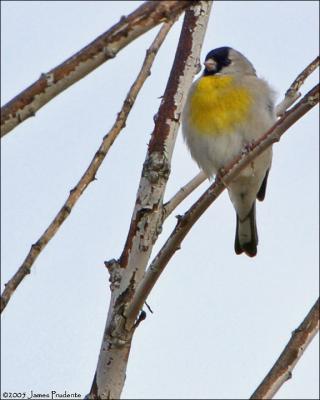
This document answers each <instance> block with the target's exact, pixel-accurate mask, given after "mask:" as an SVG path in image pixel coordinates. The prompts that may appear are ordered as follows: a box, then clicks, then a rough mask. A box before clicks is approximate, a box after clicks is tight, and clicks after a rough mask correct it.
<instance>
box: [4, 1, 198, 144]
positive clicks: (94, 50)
mask: <svg viewBox="0 0 320 400" xmlns="http://www.w3.org/2000/svg"><path fill="white" fill-rule="evenodd" d="M192 3H195V2H194V1H180V0H179V1H148V2H145V3H144V4H142V5H141V6H140V7H138V8H137V10H135V11H134V12H133V13H131V14H130V15H128V16H127V17H121V19H120V21H119V22H118V23H117V24H116V25H114V26H113V27H112V28H110V29H109V30H108V31H106V32H105V33H103V34H102V35H100V36H99V37H98V38H97V39H95V40H94V41H93V42H91V43H90V44H88V45H87V46H86V47H84V48H83V49H82V50H80V51H79V52H78V53H76V54H74V55H73V56H71V57H70V58H68V59H67V60H66V61H64V62H63V63H62V64H60V65H58V66H57V67H55V68H53V69H52V70H51V71H49V72H48V73H43V74H41V76H40V78H39V79H38V80H37V81H36V82H34V83H33V84H32V85H31V86H29V87H28V88H27V89H25V90H24V91H23V92H21V93H20V94H18V95H17V96H16V97H15V98H13V99H12V100H11V101H9V102H8V103H7V104H5V105H4V106H3V107H2V109H1V137H2V136H4V135H6V134H7V133H9V132H10V131H11V130H12V129H13V128H15V127H16V126H17V125H19V124H20V123H21V122H23V121H25V120H26V119H27V118H29V117H32V116H34V115H35V113H36V112H37V111H38V110H39V109H40V108H41V107H43V106H44V105H45V104H47V103H48V102H49V101H50V100H51V99H53V98H54V97H55V96H57V95H58V94H59V93H61V92H62V91H64V90H65V89H67V88H68V87H69V86H71V85H72V84H74V83H75V82H77V81H79V80H80V79H81V78H83V77H84V76H86V75H87V74H89V73H90V72H91V71H93V70H94V69H95V68H97V67H99V66H100V65H101V64H103V63H104V62H106V61H108V60H110V59H111V58H113V57H115V56H116V54H117V53H118V52H119V51H120V50H121V49H123V48H124V47H125V46H127V45H128V44H129V43H130V42H132V41H133V40H134V39H136V38H137V37H139V36H141V35H142V34H143V33H145V32H147V31H149V30H150V29H152V28H154V27H155V26H156V25H158V24H160V23H161V22H164V21H169V20H174V19H175V18H176V17H177V16H178V15H179V14H181V13H182V12H183V11H184V10H185V9H186V8H187V7H189V6H190V5H192Z"/></svg>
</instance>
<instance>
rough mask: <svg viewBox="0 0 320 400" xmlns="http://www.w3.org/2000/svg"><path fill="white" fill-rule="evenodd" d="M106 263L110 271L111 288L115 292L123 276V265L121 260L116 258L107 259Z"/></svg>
mask: <svg viewBox="0 0 320 400" xmlns="http://www.w3.org/2000/svg"><path fill="white" fill-rule="evenodd" d="M104 265H105V266H106V267H107V269H108V271H109V274H110V277H109V282H110V290H111V291H112V292H113V291H114V290H115V289H118V288H119V287H120V283H121V278H122V273H121V267H120V264H119V262H118V261H117V260H115V259H112V260H109V261H105V262H104Z"/></svg>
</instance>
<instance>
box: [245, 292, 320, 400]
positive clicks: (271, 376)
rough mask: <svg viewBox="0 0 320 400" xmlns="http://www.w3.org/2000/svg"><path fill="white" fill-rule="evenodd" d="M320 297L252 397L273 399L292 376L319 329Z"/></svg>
mask: <svg viewBox="0 0 320 400" xmlns="http://www.w3.org/2000/svg"><path fill="white" fill-rule="evenodd" d="M319 311H320V309H319V299H318V300H317V301H316V302H315V304H314V305H313V307H312V308H311V310H310V311H309V313H308V314H307V316H306V317H305V319H304V320H303V321H302V323H301V324H300V325H299V327H298V328H297V329H295V330H294V331H293V332H292V336H291V339H290V340H289V342H288V343H287V345H286V347H285V348H284V350H283V352H282V353H281V354H280V356H279V358H278V359H277V361H276V362H275V364H274V366H273V367H272V368H271V370H270V371H269V373H268V374H267V375H266V377H265V378H264V379H263V381H262V382H261V384H260V385H259V387H258V388H257V390H256V391H255V392H254V393H253V395H252V396H251V397H250V399H272V398H273V396H274V395H275V394H276V393H277V391H278V390H279V389H280V387H281V386H282V385H283V384H284V383H285V382H286V381H287V380H288V379H290V378H291V377H292V370H293V368H294V367H295V366H296V364H297V362H298V361H299V359H300V357H301V356H302V354H303V353H304V351H305V350H306V348H307V347H308V345H309V344H310V342H311V341H312V339H313V338H314V337H315V335H316V334H317V332H318V331H319Z"/></svg>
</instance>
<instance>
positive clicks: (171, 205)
mask: <svg viewBox="0 0 320 400" xmlns="http://www.w3.org/2000/svg"><path fill="white" fill-rule="evenodd" d="M206 179H207V177H206V176H205V174H204V172H203V171H200V172H199V173H198V174H197V175H196V176H195V177H194V178H192V179H191V181H189V182H188V183H187V184H186V185H184V186H183V187H182V188H181V189H180V190H179V191H178V192H177V193H176V194H175V195H174V196H173V197H172V199H170V200H169V201H168V202H167V203H165V204H164V205H163V219H166V218H168V217H169V215H170V214H171V213H172V211H173V210H174V209H175V208H176V207H178V205H179V204H180V203H181V202H182V201H183V200H184V199H185V198H186V197H187V196H189V194H190V193H192V192H193V191H194V190H195V189H196V188H197V187H198V186H200V185H201V183H202V182H204V181H205V180H206Z"/></svg>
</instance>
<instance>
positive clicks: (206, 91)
mask: <svg viewBox="0 0 320 400" xmlns="http://www.w3.org/2000/svg"><path fill="white" fill-rule="evenodd" d="M251 101H252V99H251V96H250V93H249V92H248V90H246V89H245V88H244V87H242V86H239V85H236V84H235V82H234V81H233V78H232V77H231V76H217V75H211V76H204V77H202V78H201V79H200V80H199V81H198V82H197V84H196V86H195V87H194V91H193V94H192V95H191V98H190V104H189V105H190V108H189V113H190V114H189V122H190V124H191V125H192V126H193V127H194V128H195V129H196V130H197V131H198V132H199V133H201V134H203V135H219V134H222V133H228V132H232V131H233V130H234V129H235V128H236V127H237V125H239V123H241V122H243V121H244V120H245V119H246V118H247V116H248V113H249V110H250V105H251Z"/></svg>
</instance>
